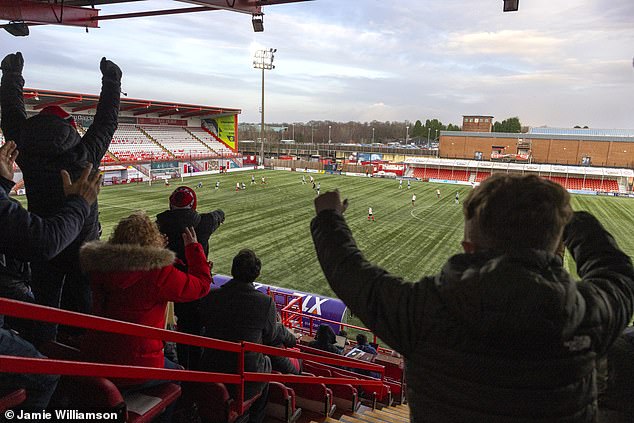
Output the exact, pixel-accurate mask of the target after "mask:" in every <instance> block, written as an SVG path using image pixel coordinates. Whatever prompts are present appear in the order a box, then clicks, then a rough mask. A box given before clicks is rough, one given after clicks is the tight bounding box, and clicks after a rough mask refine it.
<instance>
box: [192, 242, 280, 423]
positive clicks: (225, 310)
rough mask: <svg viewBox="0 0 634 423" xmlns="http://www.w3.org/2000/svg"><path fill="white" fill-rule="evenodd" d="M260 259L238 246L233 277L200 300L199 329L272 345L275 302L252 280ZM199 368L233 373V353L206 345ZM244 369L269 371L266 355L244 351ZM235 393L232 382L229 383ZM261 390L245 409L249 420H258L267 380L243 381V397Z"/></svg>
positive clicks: (207, 333)
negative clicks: (259, 289)
mask: <svg viewBox="0 0 634 423" xmlns="http://www.w3.org/2000/svg"><path fill="white" fill-rule="evenodd" d="M261 267H262V263H261V262H260V259H259V258H258V257H257V256H256V255H255V253H254V252H253V251H251V250H241V251H240V252H239V253H238V254H237V255H236V256H235V257H234V258H233V263H232V265H231V275H232V276H233V279H231V280H230V281H229V282H227V283H226V284H224V285H223V286H221V287H220V288H218V289H214V290H212V291H211V292H210V293H209V295H207V296H206V297H205V298H204V299H203V300H202V301H201V307H200V316H201V319H202V320H201V323H202V326H203V327H204V328H203V332H204V334H205V336H208V337H210V338H217V339H223V340H226V341H233V342H239V341H248V342H253V343H256V344H264V345H275V342H277V341H276V340H279V339H280V337H279V334H278V331H279V330H280V326H281V325H278V324H277V323H276V318H275V302H274V301H273V299H272V298H271V297H269V296H268V295H266V294H263V293H261V292H260V291H258V290H257V289H255V286H254V285H253V282H254V281H255V279H256V278H257V277H258V276H259V275H260V269H261ZM201 369H202V370H206V371H212V372H223V373H236V372H237V357H236V355H235V353H230V352H225V351H219V350H211V349H206V350H204V351H203V356H202V359H201ZM244 371H246V372H259V373H270V372H271V360H270V359H269V357H268V356H266V355H264V354H261V353H256V352H246V353H245V354H244ZM229 391H230V392H231V393H232V395H235V390H234V387H233V386H230V387H229ZM258 393H261V396H260V398H258V399H257V400H256V401H255V402H254V403H253V404H252V405H251V408H250V410H249V421H251V422H261V421H262V420H263V419H264V409H265V407H266V402H267V398H268V384H267V383H246V384H245V393H244V398H245V400H246V399H250V398H253V397H254V396H256V395H257V394H258Z"/></svg>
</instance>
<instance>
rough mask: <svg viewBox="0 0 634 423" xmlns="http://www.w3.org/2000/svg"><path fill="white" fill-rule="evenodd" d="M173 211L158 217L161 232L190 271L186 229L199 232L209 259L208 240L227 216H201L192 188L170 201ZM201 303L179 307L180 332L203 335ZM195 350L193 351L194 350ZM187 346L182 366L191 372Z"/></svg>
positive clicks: (174, 194) (215, 213)
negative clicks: (197, 209) (183, 234)
mask: <svg viewBox="0 0 634 423" xmlns="http://www.w3.org/2000/svg"><path fill="white" fill-rule="evenodd" d="M169 205H170V209H169V210H166V211H164V212H162V213H159V214H158V215H157V216H156V223H157V224H158V227H159V230H160V231H161V232H162V233H163V234H164V235H166V236H167V242H168V244H167V248H169V249H170V250H172V251H174V252H175V253H176V257H177V258H179V259H180V260H181V262H182V263H183V265H182V268H181V270H186V269H187V259H186V258H185V246H184V245H183V238H182V233H183V231H184V230H185V228H187V227H190V226H191V227H193V228H194V230H195V231H196V237H197V238H198V242H200V244H201V245H202V246H203V251H204V252H205V256H208V255H209V238H210V237H211V234H213V233H214V232H215V231H216V229H218V227H220V225H221V224H222V222H224V221H225V213H224V212H223V211H222V210H214V211H212V212H209V213H198V212H197V211H196V207H197V206H198V202H197V198H196V192H195V191H194V190H193V189H191V188H190V187H186V186H182V187H178V188H176V189H175V190H174V192H172V194H171V195H170V198H169ZM197 307H198V301H193V302H190V303H176V304H175V312H176V316H177V317H178V330H179V331H181V332H185V333H191V334H194V335H199V334H200V329H201V328H200V319H199V318H198V315H197V313H196V308H197ZM191 348H194V347H191ZM189 351H190V347H189V346H188V345H178V356H179V363H180V364H182V365H183V366H185V368H192V366H193V365H194V364H195V363H194V362H193V361H192V358H193V357H194V356H195V354H193V353H192V354H191V355H190V353H189Z"/></svg>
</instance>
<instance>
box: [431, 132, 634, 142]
mask: <svg viewBox="0 0 634 423" xmlns="http://www.w3.org/2000/svg"><path fill="white" fill-rule="evenodd" d="M440 135H441V136H442V135H445V136H450V137H474V138H516V139H518V138H521V139H528V140H531V139H532V140H551V139H556V140H580V141H598V142H609V141H614V142H634V133H632V135H622V136H605V135H566V134H532V133H526V134H525V133H510V132H464V131H440Z"/></svg>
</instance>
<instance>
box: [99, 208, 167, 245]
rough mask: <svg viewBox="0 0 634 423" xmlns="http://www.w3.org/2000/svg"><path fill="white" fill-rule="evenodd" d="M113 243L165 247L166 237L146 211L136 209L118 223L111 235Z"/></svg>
mask: <svg viewBox="0 0 634 423" xmlns="http://www.w3.org/2000/svg"><path fill="white" fill-rule="evenodd" d="M109 242H110V243H111V244H136V245H142V246H153V247H164V246H165V239H164V238H163V235H162V234H161V232H160V231H159V229H158V227H157V226H156V223H154V222H153V221H151V220H150V218H149V217H148V215H147V214H146V213H145V212H144V211H136V212H134V213H132V214H131V215H130V216H128V217H124V218H123V219H121V220H120V221H119V223H117V226H116V227H115V228H114V232H113V233H112V235H111V236H110V240H109Z"/></svg>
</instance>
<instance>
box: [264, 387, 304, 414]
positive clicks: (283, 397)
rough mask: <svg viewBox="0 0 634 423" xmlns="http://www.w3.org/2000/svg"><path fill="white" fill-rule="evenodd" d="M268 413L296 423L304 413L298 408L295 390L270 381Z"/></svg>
mask: <svg viewBox="0 0 634 423" xmlns="http://www.w3.org/2000/svg"><path fill="white" fill-rule="evenodd" d="M266 415H267V416H268V417H272V418H274V419H277V420H281V421H283V422H286V423H294V422H295V421H297V419H299V417H300V416H301V415H302V409H301V408H297V406H296V402H295V391H294V390H293V389H292V388H289V387H287V386H285V385H284V384H282V383H279V382H269V399H268V403H267V404H266Z"/></svg>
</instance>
